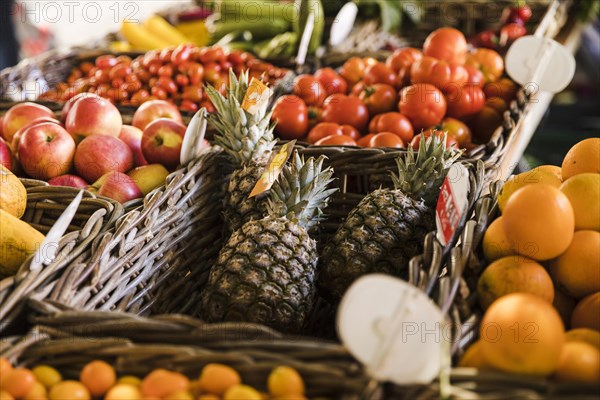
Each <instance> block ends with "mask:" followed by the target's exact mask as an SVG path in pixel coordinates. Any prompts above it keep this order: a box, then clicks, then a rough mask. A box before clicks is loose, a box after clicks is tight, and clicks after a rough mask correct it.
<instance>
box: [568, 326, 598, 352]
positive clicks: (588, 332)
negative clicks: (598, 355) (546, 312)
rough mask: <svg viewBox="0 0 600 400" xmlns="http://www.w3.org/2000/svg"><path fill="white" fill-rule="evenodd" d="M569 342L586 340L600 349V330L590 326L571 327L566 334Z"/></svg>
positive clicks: (585, 341)
mask: <svg viewBox="0 0 600 400" xmlns="http://www.w3.org/2000/svg"><path fill="white" fill-rule="evenodd" d="M566 338H567V342H584V343H587V344H591V345H592V346H594V347H596V348H597V349H598V350H600V332H598V331H595V330H593V329H589V328H577V329H571V330H570V331H568V332H567V335H566Z"/></svg>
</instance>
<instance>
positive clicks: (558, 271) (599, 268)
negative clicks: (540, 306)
mask: <svg viewBox="0 0 600 400" xmlns="http://www.w3.org/2000/svg"><path fill="white" fill-rule="evenodd" d="M599 204H600V203H599ZM549 269H550V274H551V275H552V278H553V279H554V281H555V282H556V283H557V284H558V285H559V286H560V287H561V288H564V290H565V292H566V293H568V294H569V295H571V296H573V297H575V298H578V299H580V298H582V297H585V296H587V295H589V294H592V293H595V292H598V291H600V232H596V231H578V232H575V235H574V236H573V242H572V243H571V245H570V246H569V248H568V249H567V251H565V252H564V253H563V254H562V255H561V256H560V257H558V258H557V259H555V260H553V261H552V262H551V263H550V268H549Z"/></svg>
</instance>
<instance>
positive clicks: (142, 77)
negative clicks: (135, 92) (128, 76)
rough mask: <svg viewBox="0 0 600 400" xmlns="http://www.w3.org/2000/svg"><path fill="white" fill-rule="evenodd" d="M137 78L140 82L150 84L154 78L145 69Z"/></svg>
mask: <svg viewBox="0 0 600 400" xmlns="http://www.w3.org/2000/svg"><path fill="white" fill-rule="evenodd" d="M136 76H137V78H138V79H139V80H140V81H142V82H144V83H148V81H150V78H152V74H151V73H150V72H149V71H147V70H145V69H143V70H139V71H137V72H136Z"/></svg>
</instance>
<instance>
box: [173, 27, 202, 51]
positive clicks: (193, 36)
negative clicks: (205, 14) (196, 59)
mask: <svg viewBox="0 0 600 400" xmlns="http://www.w3.org/2000/svg"><path fill="white" fill-rule="evenodd" d="M175 28H176V29H177V30H178V31H180V32H181V33H182V34H184V35H185V36H186V37H188V38H189V39H190V40H191V41H192V42H194V44H196V45H197V46H200V47H203V46H206V45H207V44H208V42H209V40H210V35H209V33H208V29H207V28H206V24H205V23H204V21H191V22H180V23H178V24H177V25H176V26H175Z"/></svg>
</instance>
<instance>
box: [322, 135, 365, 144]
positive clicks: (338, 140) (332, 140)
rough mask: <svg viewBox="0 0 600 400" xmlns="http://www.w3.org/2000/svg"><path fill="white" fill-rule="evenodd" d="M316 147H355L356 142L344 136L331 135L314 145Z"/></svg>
mask: <svg viewBox="0 0 600 400" xmlns="http://www.w3.org/2000/svg"><path fill="white" fill-rule="evenodd" d="M315 145H316V146H356V141H355V140H354V139H352V138H351V137H350V136H346V135H331V136H327V137H324V138H323V139H321V140H319V141H318V142H317V143H315Z"/></svg>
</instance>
